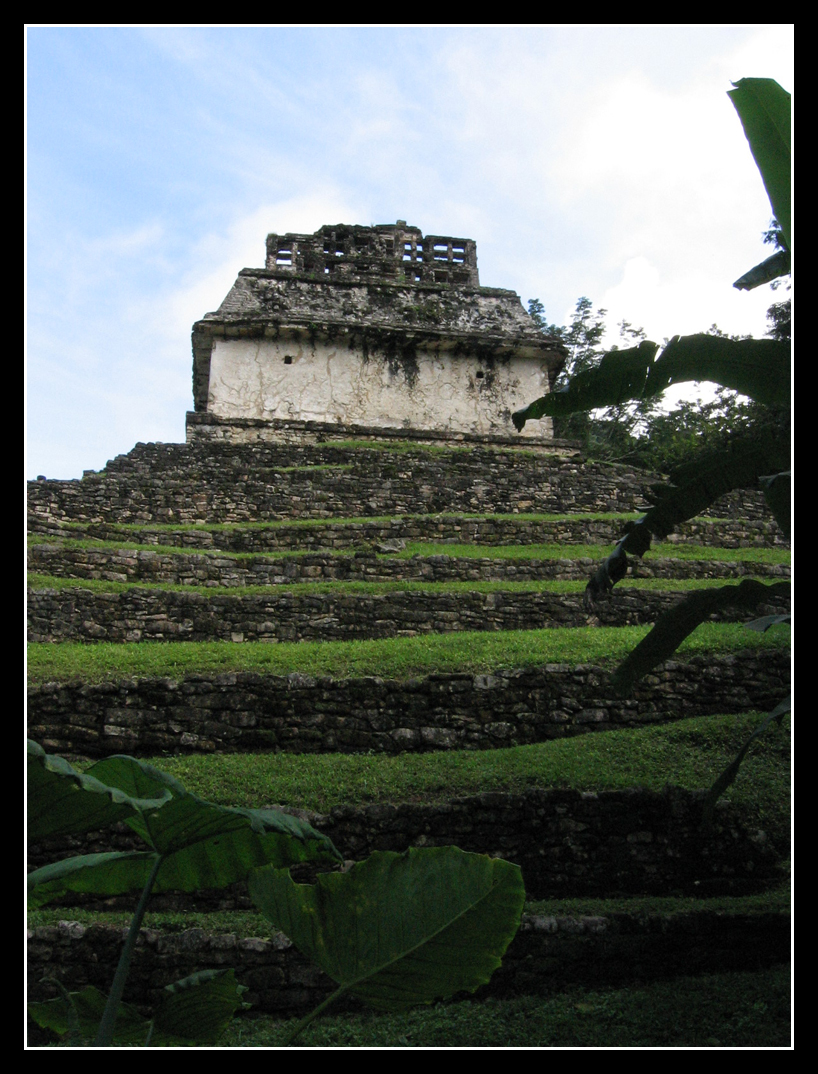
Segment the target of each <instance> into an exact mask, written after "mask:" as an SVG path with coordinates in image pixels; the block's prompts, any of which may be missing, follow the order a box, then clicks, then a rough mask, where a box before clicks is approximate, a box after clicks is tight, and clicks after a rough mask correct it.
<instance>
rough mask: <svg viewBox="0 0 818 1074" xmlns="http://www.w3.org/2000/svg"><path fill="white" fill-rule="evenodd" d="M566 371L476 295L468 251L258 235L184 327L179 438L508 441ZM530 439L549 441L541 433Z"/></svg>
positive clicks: (488, 290)
mask: <svg viewBox="0 0 818 1074" xmlns="http://www.w3.org/2000/svg"><path fill="white" fill-rule="evenodd" d="M564 361H565V352H564V350H563V348H562V345H561V344H560V343H559V341H558V340H556V339H552V338H551V337H549V336H546V335H544V334H543V333H542V332H541V331H540V330H539V328H538V327H537V325H536V324H535V323H534V321H533V320H532V319H531V317H530V316H529V315H528V313H526V311H525V310H524V309H523V306H522V303H521V302H520V298H519V296H518V295H517V294H516V293H515V292H514V291H509V290H504V289H502V288H497V287H481V286H480V280H479V276H478V273H477V246H476V243H475V242H474V241H473V240H472V239H457V238H451V237H447V236H441V235H426V236H424V235H423V234H422V232H421V231H420V229H419V228H416V227H411V226H409V225H407V224H406V222H405V221H403V220H398V221H397V223H396V224H384V225H377V226H374V227H362V226H359V225H352V224H334V225H325V226H324V227H321V228H319V229H318V231H316V232H315V234H314V235H307V234H303V235H302V234H286V235H279V234H271V235H268V236H267V257H266V263H265V266H264V268H245V269H242V270H241V271H240V272H239V274H238V278H237V279H236V282H235V283H234V284H233V287H232V288H231V289H230V292H229V293H228V295H227V296H226V298H225V299H224V301H223V302H222V304H221V305H220V306H219V308H218V310H216V311H215V312H213V313H207V314H205V316H204V317H203V318H202V319H201V320H200V321H197V322H196V324H195V325H194V326H193V399H194V407H195V409H194V412H193V413H192V414H189V415H188V423H187V425H188V439H195V438H202V437H206V438H214V437H215V438H221V439H229V440H237V441H246V440H254V439H278V438H279V437H280V436H281V435H286V434H287V431H288V426H289V427H290V428H292V427H294V425H299V426H303V425H304V423H317V424H318V425H324V426H328V427H338V426H344V427H345V428H350V427H355V428H358V429H361V430H364V429H370V430H372V429H374V430H392V431H395V430H397V431H401V432H403V433H404V434H406V433H411V432H412V431H415V432H418V433H431V434H435V435H437V434H439V435H449V434H456V435H459V434H470V435H472V436H475V437H487V436H488V437H491V436H502V437H513V438H517V437H518V435H519V434H517V433H516V432H515V430H514V427H513V424H512V421H511V414H512V412H513V411H514V410H518V409H520V408H522V407H524V406H527V405H528V404H529V403H530V402H532V401H533V400H534V399H537V398H539V397H540V396H542V395H544V394H545V393H546V392H547V391H549V390H550V389H551V386H552V384H553V381H554V378H555V377H556V375H557V373H558V372H559V370H560V368H561V367H562V365H563V363H564ZM522 435H523V436H524V437H525V438H526V439H531V438H534V439H549V438H550V437H551V435H552V431H551V423H550V420H544V421H541V422H529V423H528V424H527V425H526V428H525V430H524V433H523V434H522Z"/></svg>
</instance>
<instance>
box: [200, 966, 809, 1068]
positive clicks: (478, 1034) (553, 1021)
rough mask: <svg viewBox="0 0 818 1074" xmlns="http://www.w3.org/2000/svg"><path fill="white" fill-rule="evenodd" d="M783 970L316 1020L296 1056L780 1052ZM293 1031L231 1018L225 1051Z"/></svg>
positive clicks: (784, 1029) (284, 1024)
mask: <svg viewBox="0 0 818 1074" xmlns="http://www.w3.org/2000/svg"><path fill="white" fill-rule="evenodd" d="M790 994H791V979H790V969H789V967H788V966H787V967H776V968H773V969H770V970H766V971H763V972H760V973H727V974H714V975H708V976H702V977H681V978H677V979H675V980H673V981H659V982H655V983H651V984H644V985H642V986H637V987H634V988H628V989H609V990H602V989H599V990H590V989H584V988H573V989H568V990H566V991H562V992H560V994H558V995H550V996H542V997H540V996H526V997H523V998H519V999H486V1000H484V1001H482V1002H479V1001H477V1002H459V1003H448V1004H445V1003H438V1004H436V1005H435V1006H433V1007H429V1008H418V1009H415V1010H412V1011H408V1012H406V1013H402V1014H379V1013H375V1012H369V1011H368V1012H365V1013H362V1014H344V1015H335V1016H324V1017H322V1018H319V1019H318V1020H317V1021H316V1022H314V1023H313V1024H312V1025H311V1026H310V1027H309V1028H308V1029H307V1030H306V1031H305V1032H304V1034H303V1035H302V1036H301V1037H300V1038H299V1039H298V1041H297V1042H296V1043H297V1045H298V1046H299V1047H302V1048H401V1047H403V1048H458V1047H462V1048H571V1049H577V1048H605V1049H607V1048H697V1047H698V1048H719V1047H722V1048H731V1047H732V1048H748V1047H757V1048H761V1047H768V1048H788V1047H789V1046H790V1043H791V1016H790ZM292 1024H293V1023H292V1022H291V1021H289V1020H280V1019H276V1018H272V1017H260V1018H253V1017H252V1016H251V1017H245V1018H240V1019H236V1020H235V1021H234V1022H233V1023H232V1024H231V1025H230V1027H229V1028H228V1030H227V1032H226V1034H225V1036H224V1037H223V1038H222V1041H221V1044H222V1045H223V1046H225V1047H230V1046H233V1047H245V1048H253V1047H256V1048H264V1047H266V1048H274V1047H276V1046H280V1045H281V1044H282V1043H283V1041H284V1039H285V1037H286V1033H287V1032H288V1031H289V1029H290V1027H291V1025H292Z"/></svg>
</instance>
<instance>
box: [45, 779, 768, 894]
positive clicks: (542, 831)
mask: <svg viewBox="0 0 818 1074" xmlns="http://www.w3.org/2000/svg"><path fill="white" fill-rule="evenodd" d="M703 794H704V792H703V791H701V792H694V791H687V790H684V789H681V788H678V787H671V786H667V787H665V789H664V790H663V791H661V792H657V791H651V790H646V789H644V788H641V787H637V788H632V789H628V790H604V791H579V790H569V789H563V788H558V787H552V788H539V787H533V788H531V789H529V790H526V791H523V792H519V793H507V792H503V791H492V792H486V793H483V794H476V795H470V796H467V797H462V798H453V799H450V800H448V801H444V802H417V801H410V802H400V803H396V804H388V803H374V804H371V805H359V806H351V805H341V806H335V807H333V808H332V809H330V810H329V812H328V813H326V814H317V813H311V812H307V811H302V810H295V809H293V810H286V809H285V812H291V813H293V814H295V815H298V816H299V817H302V818H304V819H307V820H308V821H309V823H311V824H312V825H313V827H314V828H316V830H318V831H320V832H321V833H322V834H324V835H327V836H329V838H330V839H331V840H332V841H333V843H334V844H335V846H336V847H337V848H338V850H339V851H340V853H341V854H342V855H343V857H344V859H345V860H346V861H364V860H365V859H366V858H368V857H369V856H370V855H371V854H372V853H373V852H375V851H378V850H388V851H395V852H398V853H402V852H403V851H405V850H406V849H408V848H409V847H412V846H413V847H434V846H452V845H453V846H458V847H460V849H461V850H465V851H469V852H471V853H475V854H488V855H490V856H491V857H499V858H503V859H504V860H506V861H510V862H513V863H514V864H516V865H519V866H520V868H521V869H522V873H523V880H524V883H525V890H526V894H527V897H528V898H529V899H566V898H607V899H612V898H620V897H625V896H629V895H632V896H635V895H669V894H676V895H681V896H685V897H694V898H703V897H705V896H715V895H726V894H732V895H738V894H748V893H753V892H756V891H762V890H766V888H767V887H768V886H769V884H770V883H771V882H773V881H777V880H780V879H781V866H780V856H781V851H782V849H785V848H782V847H779V846H776V845H775V840H774V839H773V837H771V835H770V834H768V833H766V832H764V831H762V830H758V829H756V828H754V827H749V826H748V825H747V823H746V821H745V820H744V819H743V818H742V815H741V812H740V811H738V810H737V809H736V808H735V807H733V806H732V805H731V804H730V803H729V802H727V801H724V800H722V801H721V802H720V803H719V804H718V806H717V809H716V814H715V819H714V821H713V824H712V826H711V827H710V829H706V828H704V827H703V826H702V798H703ZM259 805H260V806H261V805H264V806H265V807H270V806H271V805H274V803H259ZM116 829H117V830H114V829H107V830H105V831H102V832H89V833H85V834H84V835H82V836H69V837H59V838H55V839H51V840H44V841H43V842H42V843H41V844H38V846H37V847H32V848H30V853H29V867H30V868H37V867H40V866H42V865H44V864H47V863H49V862H52V861H61V860H63V859H64V858H66V857H69V856H73V855H76V854H94V853H103V852H107V851H127V850H134V849H140V848H142V847H144V843H142V842H141V841H140V840H139V838H138V837H137V836H136V835H135V833H134V832H133V831H131V829H130V828H128V827H127V825H117V826H116ZM317 868H318V867H317V866H316V864H315V863H308V864H307V865H304V866H298V867H293V869H294V872H293V876H294V879H297V880H298V882H299V883H305V882H306V883H314V882H315V872H316V869H317ZM302 874H303V875H302ZM72 901H73V904H75V905H76V904H83V905H99V900H98V899H97V900H95V899H94V898H92V897H90V896H86V895H82V894H77V895H74V896H73V897H69V896H66V897H65V898H64V899H62V900H60V905H67V904H70V903H71V902H72ZM105 903H106V905H110V906H113V905H116V906H118V907H120V908H122V907H123V906H127V908H129V909H132V908H133V905H134V904H133V898H132V897H126V896H122V897H119V898H118V899H116V900H105ZM151 905H152V906H153V907H154V909H156V910H172V909H174V908H178V907H183V908H187V909H189V910H191V911H201V912H204V911H214V910H217V909H221V910H247V909H252V908H253V904H252V902H251V901H250V899H249V895H248V892H247V886H246V883H242V884H235V885H232V886H230V887H229V888H226V889H223V890H219V891H199V892H196V893H194V894H181V893H180V894H176V893H173V892H168V893H165V894H160V895H156V896H154V897H153V899H152V900H151Z"/></svg>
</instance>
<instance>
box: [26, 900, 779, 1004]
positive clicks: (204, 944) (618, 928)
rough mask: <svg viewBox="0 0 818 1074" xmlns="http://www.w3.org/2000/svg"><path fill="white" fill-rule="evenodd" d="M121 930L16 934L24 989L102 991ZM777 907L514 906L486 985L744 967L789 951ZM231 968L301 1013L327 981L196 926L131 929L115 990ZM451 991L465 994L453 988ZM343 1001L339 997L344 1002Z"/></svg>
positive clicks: (611, 981)
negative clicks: (126, 970)
mask: <svg viewBox="0 0 818 1074" xmlns="http://www.w3.org/2000/svg"><path fill="white" fill-rule="evenodd" d="M124 934H125V930H124V929H119V928H114V927H112V926H104V925H90V926H83V925H80V924H79V923H77V922H72V921H70V920H65V921H60V922H59V923H58V924H57V925H56V926H50V927H40V928H36V929H33V930H30V931H29V933H28V981H29V999H30V1000H42V999H50V998H53V997H54V995H56V988H55V986H54V985H53V984H48V983H43V981H42V978H43V977H44V976H46V975H48V976H54V977H56V978H57V979H58V980H59V981H60V982H61V983H62V985H63V986H64V987H65V988H67V989H69V990H71V991H78V990H80V989H82V988H84V987H85V986H86V985H88V984H93V985H96V987H97V988H99V989H100V990H101V991H105V992H107V990H108V988H109V987H110V984H111V980H112V979H113V974H114V971H115V969H116V962H117V959H118V957H119V950H120V947H121V944H122V942H123V939H124ZM790 942H791V926H790V915H789V914H788V913H774V912H768V913H754V914H746V913H743V914H730V913H713V912H708V911H705V912H698V913H697V912H695V911H694V912H690V913H676V914H651V915H648V916H636V915H634V916H632V915H629V914H626V913H616V914H611V915H599V916H593V917H591V916H588V917H537V916H532V915H528V914H525V915H523V922H522V926H521V928H520V931H519V933H518V934H517V936H516V937H515V938H514V940H513V941H512V943H511V946H510V947H509V949H508V951H507V952H506V956H505V958H504V960H503V965H502V966H501V968H500V969H499V970H497V971H496V973H495V974H494V976H493V977H492V979H491V981H490V982H489V984H488V985H485V986H483V987H482V988H480V989H479V990H478V992H477V993H476V998H478V999H481V998H484V997H486V996H498V997H499V996H513V995H523V994H526V995H532V994H534V995H536V994H540V995H543V994H548V993H551V992H553V991H554V990H556V989H559V988H564V987H567V986H573V985H583V986H585V987H587V988H603V987H625V986H627V985H631V984H633V983H634V981H650V980H659V979H663V978H670V977H676V976H682V975H692V974H702V973H717V972H718V973H723V972H728V971H751V970H759V969H762V968H766V967H768V966H772V965H776V964H779V963H785V962H787V961H788V960H789V957H790ZM225 967H232V968H234V969H235V971H236V978H237V980H238V982H239V983H240V984H244V985H246V986H247V987H248V989H249V991H248V992H247V993H246V994H245V996H244V999H245V1000H246V1001H250V1002H252V1004H253V1009H254V1011H255V1012H257V1013H265V1014H276V1015H281V1016H292V1015H300V1014H304V1013H306V1012H307V1011H309V1010H311V1009H312V1008H314V1007H315V1006H317V1005H318V1003H320V1002H321V1001H322V1000H323V999H325V998H326V997H327V995H329V994H330V992H331V991H332V990H333V989H334V987H335V985H334V984H333V982H331V981H330V979H329V978H328V977H327V976H325V975H324V974H323V973H322V972H321V971H320V970H318V969H317V968H316V967H315V965H314V963H312V962H310V961H309V960H308V959H307V958H306V957H305V956H304V955H302V954H301V953H300V952H299V951H298V950H297V949H296V948H295V947H294V946H293V945H292V944H291V942H290V941H289V940H288V939H287V938H286V937H285V936H283V934H281V933H273V935H272V936H271V937H267V938H261V937H257V938H239V937H237V936H235V935H234V934H232V933H231V934H221V935H219V934H209V933H207V932H205V931H204V930H203V929H190V930H187V931H186V932H182V933H175V934H168V933H163V932H160V931H158V930H151V929H142V931H141V933H140V937H139V940H138V941H137V946H136V948H135V950H134V958H133V968H132V972H131V976H130V979H129V981H128V986H127V989H126V994H125V999H126V1001H127V1002H130V1003H135V1004H147V1005H151V1004H154V1003H155V1002H156V1001H157V1000H158V998H159V994H160V992H161V990H162V989H163V988H164V986H165V985H167V984H170V983H172V982H173V981H176V980H180V979H181V978H182V977H184V976H187V975H188V974H190V973H193V972H195V971H197V970H202V969H221V968H225ZM458 998H464V999H465V998H468V996H466V995H463V996H461V997H458ZM357 1006H358V1005H357V1004H356V1003H355V1002H354V1001H353V1002H352V1003H350V1004H349V1005H348V1007H347V1009H349V1008H350V1007H352V1008H353V1009H354V1008H356V1007H357Z"/></svg>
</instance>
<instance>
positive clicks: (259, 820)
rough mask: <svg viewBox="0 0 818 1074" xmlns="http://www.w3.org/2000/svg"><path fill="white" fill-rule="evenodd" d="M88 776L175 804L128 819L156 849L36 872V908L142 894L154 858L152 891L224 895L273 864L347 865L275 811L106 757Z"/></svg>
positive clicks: (304, 826)
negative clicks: (164, 794)
mask: <svg viewBox="0 0 818 1074" xmlns="http://www.w3.org/2000/svg"><path fill="white" fill-rule="evenodd" d="M88 774H89V775H92V776H94V777H95V778H97V779H99V780H100V781H101V782H103V783H105V784H106V785H109V786H114V787H118V788H119V789H120V790H122V791H124V792H125V793H126V794H128V795H132V796H134V797H136V796H139V795H140V794H141V793H142V792H143V791H144V788H145V787H147V786H150V787H153V788H155V787H156V786H157V785H158V786H161V787H164V788H165V789H167V791H168V792H169V793H170V795H171V799H170V801H168V802H166V803H164V804H163V805H162V807H161V809H149V810H144V811H139V812H136V813H133V814H131V815H130V816H127V817H125V818H124V819H125V822H126V823H127V824H128V825H130V827H132V828H133V829H134V831H136V832H137V833H138V834H139V835H140V836H141V837H142V838H143V839H144V840H145V842H146V843H148V845H149V846H150V848H151V849H150V850H149V851H143V852H139V851H135V852H123V853H120V854H91V855H83V856H80V857H76V858H69V859H67V860H65V861H62V862H58V863H56V864H54V865H48V866H44V867H43V868H41V869H37V870H36V871H35V872H33V873H31V874H30V875H29V877H28V884H29V897H30V899H31V900H32V902H33V904H34V905H41V904H42V903H43V902H46V901H48V900H49V899H52V898H55V897H56V896H58V895H60V894H61V893H62V892H64V891H84V892H93V893H96V894H99V895H114V894H124V893H125V892H127V891H140V890H142V888H143V887H144V885H145V883H146V881H147V879H148V877H149V876H150V873H151V870H152V869H153V867H154V865H155V863H156V861H157V858H161V864H160V867H159V871H158V873H157V876H156V880H155V883H154V885H153V890H154V891H198V890H201V889H206V888H221V887H224V886H226V885H227V884H232V883H235V882H236V881H239V880H243V879H244V878H245V877H246V876H247V874H248V872H249V871H250V870H251V869H254V868H256V867H258V866H261V865H267V864H270V863H272V864H274V865H275V866H277V867H279V868H281V867H283V866H287V865H292V864H295V863H296V862H300V861H309V860H314V859H318V860H321V859H324V860H336V861H340V860H342V859H341V855H340V854H339V853H338V851H337V850H336V849H335V847H334V846H333V845H332V842H331V841H330V840H329V839H328V838H327V837H326V836H325V835H322V834H321V833H320V832H317V831H316V830H315V829H314V828H312V827H311V826H310V825H309V824H308V823H307V822H306V821H302V820H299V819H297V818H296V817H291V816H289V815H288V814H286V813H281V812H280V811H278V810H275V809H234V808H230V807H228V806H220V805H214V804H213V803H211V802H205V801H203V800H202V799H201V798H197V797H196V795H193V794H189V793H188V792H187V791H186V790H185V789H184V787H183V786H182V785H181V784H180V783H179V782H178V781H177V780H175V779H173V777H172V776H169V775H168V774H167V773H165V772H160V771H159V770H158V769H156V768H153V767H152V766H151V765H148V764H145V763H144V762H143V761H139V760H137V759H136V758H133V757H122V756H116V757H109V758H107V759H106V760H104V761H99V762H98V763H97V764H95V765H93V766H92V767H91V769H89V773H88Z"/></svg>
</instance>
